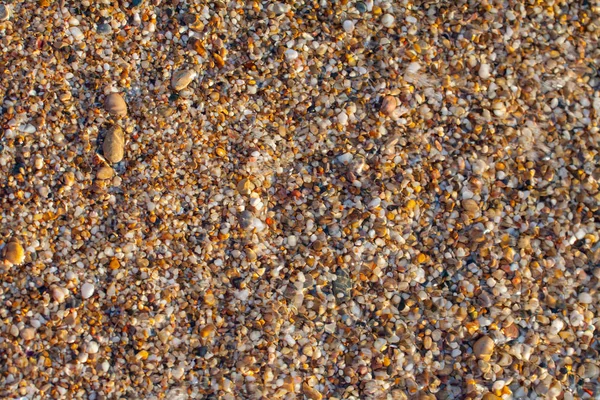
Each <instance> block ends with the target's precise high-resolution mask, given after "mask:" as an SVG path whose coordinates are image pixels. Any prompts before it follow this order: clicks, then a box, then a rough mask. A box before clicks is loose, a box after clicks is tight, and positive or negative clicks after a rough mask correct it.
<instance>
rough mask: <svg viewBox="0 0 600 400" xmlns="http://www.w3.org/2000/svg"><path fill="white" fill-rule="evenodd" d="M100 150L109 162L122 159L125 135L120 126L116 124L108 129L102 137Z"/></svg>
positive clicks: (116, 161)
mask: <svg viewBox="0 0 600 400" xmlns="http://www.w3.org/2000/svg"><path fill="white" fill-rule="evenodd" d="M102 151H103V154H104V158H105V159H106V160H107V161H108V162H109V163H113V164H114V163H118V162H119V161H121V160H122V159H123V156H124V155H125V136H124V134H123V130H122V129H121V127H119V126H118V125H114V126H112V127H111V128H110V129H109V130H108V132H107V133H106V136H105V137H104V142H103V144H102ZM103 168H106V167H103ZM104 173H107V171H106V170H105V171H104ZM99 179H108V178H99Z"/></svg>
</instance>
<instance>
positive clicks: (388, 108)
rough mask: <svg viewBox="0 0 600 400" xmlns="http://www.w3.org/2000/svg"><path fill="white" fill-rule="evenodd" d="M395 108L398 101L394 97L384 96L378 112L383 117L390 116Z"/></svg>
mask: <svg viewBox="0 0 600 400" xmlns="http://www.w3.org/2000/svg"><path fill="white" fill-rule="evenodd" d="M397 106H398V101H397V100H396V98H395V97H394V96H385V97H384V98H383V102H382V103H381V108H380V109H379V111H380V112H381V113H382V114H383V115H391V114H392V113H393V112H394V110H395V109H396V107H397Z"/></svg>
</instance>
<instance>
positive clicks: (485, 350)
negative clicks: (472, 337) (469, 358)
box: [473, 336, 496, 361]
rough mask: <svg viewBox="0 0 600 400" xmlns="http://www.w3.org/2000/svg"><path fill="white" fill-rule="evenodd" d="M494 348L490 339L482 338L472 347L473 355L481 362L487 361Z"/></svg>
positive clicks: (487, 337)
mask: <svg viewBox="0 0 600 400" xmlns="http://www.w3.org/2000/svg"><path fill="white" fill-rule="evenodd" d="M494 347H496V345H495V343H494V341H493V340H492V338H490V337H489V336H482V337H480V338H479V339H478V340H477V341H476V342H475V344H474V345H473V354H475V357H477V358H479V359H481V360H484V361H489V360H490V358H491V357H492V353H493V352H494Z"/></svg>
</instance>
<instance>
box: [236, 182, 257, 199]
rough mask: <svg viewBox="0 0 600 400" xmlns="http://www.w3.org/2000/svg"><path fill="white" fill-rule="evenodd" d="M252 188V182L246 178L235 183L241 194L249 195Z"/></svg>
mask: <svg viewBox="0 0 600 400" xmlns="http://www.w3.org/2000/svg"><path fill="white" fill-rule="evenodd" d="M254 188H255V186H254V183H252V181H250V179H248V178H245V179H242V180H241V181H240V182H239V183H238V185H237V190H238V192H240V194H243V195H249V194H250V193H252V191H253V190H254Z"/></svg>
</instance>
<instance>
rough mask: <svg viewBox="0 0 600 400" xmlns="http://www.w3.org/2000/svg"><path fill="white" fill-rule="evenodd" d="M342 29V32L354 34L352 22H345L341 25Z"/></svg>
mask: <svg viewBox="0 0 600 400" xmlns="http://www.w3.org/2000/svg"><path fill="white" fill-rule="evenodd" d="M342 28H343V29H344V32H346V33H352V32H354V22H352V21H350V20H346V21H344V22H343V23H342Z"/></svg>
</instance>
